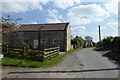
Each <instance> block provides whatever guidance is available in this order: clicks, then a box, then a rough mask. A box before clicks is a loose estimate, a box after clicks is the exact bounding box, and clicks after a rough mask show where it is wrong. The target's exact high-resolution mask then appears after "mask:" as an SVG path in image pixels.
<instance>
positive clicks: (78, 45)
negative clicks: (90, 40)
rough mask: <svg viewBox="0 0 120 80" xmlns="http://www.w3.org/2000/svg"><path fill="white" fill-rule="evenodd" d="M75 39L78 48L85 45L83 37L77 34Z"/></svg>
mask: <svg viewBox="0 0 120 80" xmlns="http://www.w3.org/2000/svg"><path fill="white" fill-rule="evenodd" d="M73 41H75V42H76V43H77V45H76V46H77V48H80V47H83V46H84V40H83V39H82V38H81V37H78V36H76V37H75V38H74V39H73Z"/></svg>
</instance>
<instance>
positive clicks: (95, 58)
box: [2, 48, 119, 78]
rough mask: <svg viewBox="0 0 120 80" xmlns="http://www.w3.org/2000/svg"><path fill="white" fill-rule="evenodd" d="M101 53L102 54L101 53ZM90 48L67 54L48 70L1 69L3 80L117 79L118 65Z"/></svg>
mask: <svg viewBox="0 0 120 80" xmlns="http://www.w3.org/2000/svg"><path fill="white" fill-rule="evenodd" d="M101 53H102V52H101ZM101 53H100V52H95V51H93V50H92V49H91V48H85V49H81V50H78V51H76V52H74V53H67V55H66V57H65V58H64V59H63V60H62V62H61V63H59V64H58V65H56V66H54V67H50V68H22V67H19V68H18V67H14V68H13V67H5V66H4V67H3V72H2V76H3V78H118V77H119V76H118V69H116V68H118V65H116V64H115V63H113V62H112V61H109V59H108V58H106V57H103V56H102V54H101Z"/></svg>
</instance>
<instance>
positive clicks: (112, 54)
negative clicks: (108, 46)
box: [103, 51, 120, 63]
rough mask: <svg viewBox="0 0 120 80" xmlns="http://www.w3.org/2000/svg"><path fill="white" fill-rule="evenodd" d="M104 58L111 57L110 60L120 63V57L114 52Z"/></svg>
mask: <svg viewBox="0 0 120 80" xmlns="http://www.w3.org/2000/svg"><path fill="white" fill-rule="evenodd" d="M103 56H106V57H109V58H110V59H112V60H115V61H117V62H119V63H120V55H119V54H116V53H114V52H112V51H110V52H108V53H106V54H104V55H103Z"/></svg>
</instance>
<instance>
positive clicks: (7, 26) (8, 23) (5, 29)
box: [0, 15, 22, 45]
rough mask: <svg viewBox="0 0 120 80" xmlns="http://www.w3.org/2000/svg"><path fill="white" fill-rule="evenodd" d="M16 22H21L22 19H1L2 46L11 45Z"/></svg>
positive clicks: (7, 16) (8, 16)
mask: <svg viewBox="0 0 120 80" xmlns="http://www.w3.org/2000/svg"><path fill="white" fill-rule="evenodd" d="M18 20H22V18H12V17H11V16H10V15H6V16H4V17H2V18H1V20H0V23H1V24H2V39H3V45H4V44H5V45H6V44H11V45H13V36H14V30H15V29H16V27H17V26H18V24H17V21H18Z"/></svg>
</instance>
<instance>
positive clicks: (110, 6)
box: [104, 0, 120, 14]
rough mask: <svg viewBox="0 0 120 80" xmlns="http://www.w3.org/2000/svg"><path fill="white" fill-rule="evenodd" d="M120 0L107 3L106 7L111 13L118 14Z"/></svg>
mask: <svg viewBox="0 0 120 80" xmlns="http://www.w3.org/2000/svg"><path fill="white" fill-rule="evenodd" d="M119 1H120V0H112V1H110V2H109V3H105V4H104V5H105V8H106V9H107V10H108V12H109V13H113V14H118V2H119Z"/></svg>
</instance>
